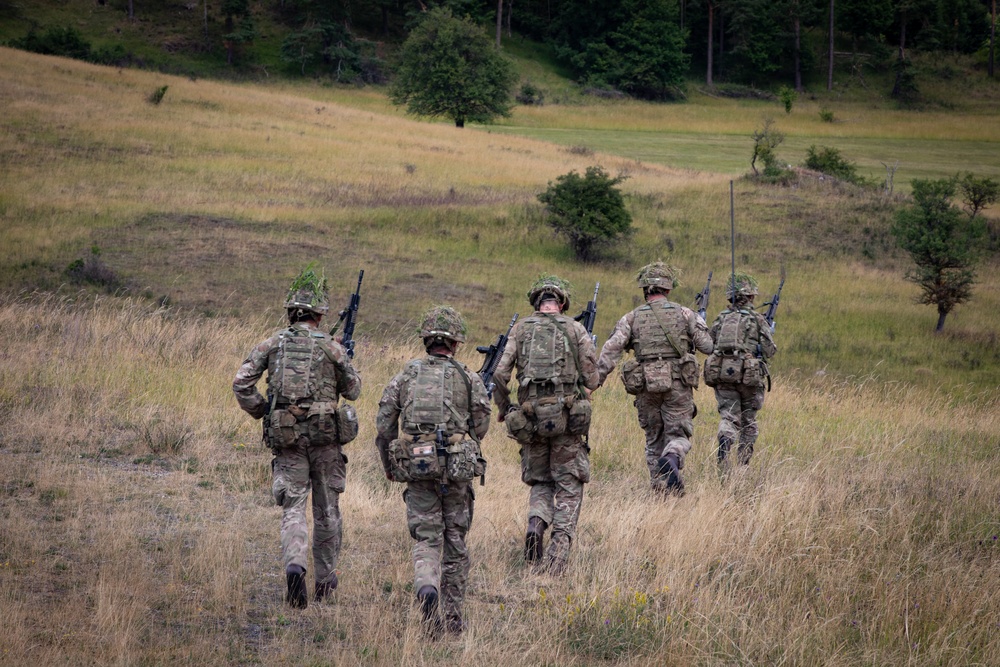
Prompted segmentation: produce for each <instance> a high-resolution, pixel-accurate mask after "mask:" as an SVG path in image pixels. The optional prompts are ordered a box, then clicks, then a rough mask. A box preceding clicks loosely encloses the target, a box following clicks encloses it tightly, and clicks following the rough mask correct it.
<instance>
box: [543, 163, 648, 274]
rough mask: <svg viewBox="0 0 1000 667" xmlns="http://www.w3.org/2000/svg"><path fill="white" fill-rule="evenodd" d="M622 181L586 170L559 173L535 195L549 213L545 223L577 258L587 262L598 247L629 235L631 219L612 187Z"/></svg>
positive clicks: (595, 168)
mask: <svg viewBox="0 0 1000 667" xmlns="http://www.w3.org/2000/svg"><path fill="white" fill-rule="evenodd" d="M626 178H627V177H626V176H616V177H614V178H612V177H611V176H609V175H608V174H607V173H606V172H605V171H604V169H602V168H601V167H587V174H586V175H585V176H580V175H579V174H577V173H576V172H575V171H571V172H569V173H568V174H563V175H562V176H559V177H558V178H556V182H555V184H553V183H552V182H551V181H549V187H548V188H547V189H546V190H545V192H543V193H541V194H540V195H538V201H540V202H542V203H543V204H545V209H546V210H547V211H548V212H549V217H548V224H549V225H551V226H552V227H553V228H554V229H555V230H556V232H557V233H559V234H563V235H564V236H566V237H567V238H568V239H569V242H570V245H571V246H572V247H573V251H574V252H575V253H576V256H577V259H581V260H588V259H590V258H591V257H592V256H593V252H594V250H595V249H596V248H597V247H598V246H600V245H604V244H606V243H610V242H612V241H615V240H617V239H619V238H621V237H623V236H627V235H628V234H629V233H631V231H632V216H631V215H629V212H628V211H627V210H625V199H624V197H622V193H621V191H620V190H619V189H618V188H617V187H615V186H617V185H618V184H619V183H621V182H622V181H624V180H625V179H626Z"/></svg>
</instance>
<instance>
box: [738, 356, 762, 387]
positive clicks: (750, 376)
mask: <svg viewBox="0 0 1000 667" xmlns="http://www.w3.org/2000/svg"><path fill="white" fill-rule="evenodd" d="M766 377H767V365H766V364H765V363H764V361H763V360H761V359H758V358H757V357H750V356H748V357H747V358H746V359H744V360H743V384H745V385H746V386H748V387H763V386H764V380H765V378H766Z"/></svg>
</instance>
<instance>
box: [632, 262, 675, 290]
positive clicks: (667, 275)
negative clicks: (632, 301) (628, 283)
mask: <svg viewBox="0 0 1000 667" xmlns="http://www.w3.org/2000/svg"><path fill="white" fill-rule="evenodd" d="M680 277H681V270H680V269H678V268H677V267H676V266H671V265H670V264H666V263H664V262H663V261H662V260H661V261H656V262H653V263H652V264H647V265H646V266H644V267H642V268H641V269H639V273H637V274H636V276H635V280H636V282H638V283H639V287H659V288H660V289H667V290H669V289H674V288H675V287H679V286H680V284H681V283H680Z"/></svg>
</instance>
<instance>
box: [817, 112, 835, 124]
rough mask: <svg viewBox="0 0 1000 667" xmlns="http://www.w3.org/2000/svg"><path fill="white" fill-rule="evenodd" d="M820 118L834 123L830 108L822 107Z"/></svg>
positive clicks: (825, 121)
mask: <svg viewBox="0 0 1000 667" xmlns="http://www.w3.org/2000/svg"><path fill="white" fill-rule="evenodd" d="M819 119H820V120H821V121H823V122H824V123H832V122H833V121H834V118H833V112H832V111H830V110H829V109H820V110H819Z"/></svg>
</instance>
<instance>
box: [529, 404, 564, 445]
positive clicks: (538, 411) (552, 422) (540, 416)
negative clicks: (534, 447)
mask: <svg viewBox="0 0 1000 667" xmlns="http://www.w3.org/2000/svg"><path fill="white" fill-rule="evenodd" d="M532 407H533V409H534V413H535V432H536V433H538V435H539V436H541V437H543V438H555V437H556V436H560V435H562V434H563V433H565V432H566V412H567V410H566V408H565V404H564V403H563V397H562V396H546V397H545V398H540V399H538V400H537V401H535V402H534V403H533V404H532Z"/></svg>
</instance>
